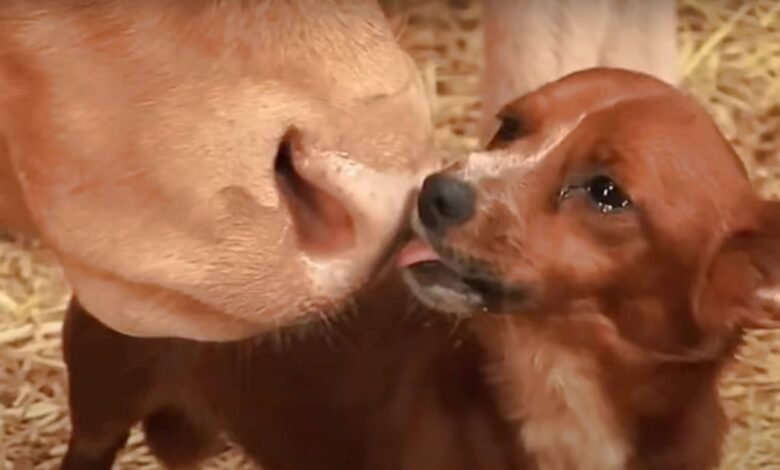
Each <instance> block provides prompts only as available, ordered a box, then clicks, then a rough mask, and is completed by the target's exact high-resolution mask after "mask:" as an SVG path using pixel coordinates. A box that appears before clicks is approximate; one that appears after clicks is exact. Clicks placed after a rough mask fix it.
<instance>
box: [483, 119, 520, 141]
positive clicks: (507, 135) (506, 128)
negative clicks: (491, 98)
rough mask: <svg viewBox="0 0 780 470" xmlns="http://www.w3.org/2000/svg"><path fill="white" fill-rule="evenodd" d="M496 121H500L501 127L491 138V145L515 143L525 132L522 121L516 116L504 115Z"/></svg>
mask: <svg viewBox="0 0 780 470" xmlns="http://www.w3.org/2000/svg"><path fill="white" fill-rule="evenodd" d="M498 119H500V120H501V126H500V127H499V128H498V130H497V131H496V134H495V135H494V136H493V140H492V142H491V145H496V144H499V143H506V142H512V141H515V140H517V139H519V138H521V137H523V135H524V134H526V132H527V129H526V126H525V124H524V123H523V121H522V120H521V119H520V118H518V117H516V116H506V115H504V116H498Z"/></svg>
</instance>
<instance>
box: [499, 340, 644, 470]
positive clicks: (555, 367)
mask: <svg viewBox="0 0 780 470" xmlns="http://www.w3.org/2000/svg"><path fill="white" fill-rule="evenodd" d="M491 336H492V337H491V338H489V341H488V342H486V344H489V345H490V346H489V347H490V348H493V351H492V353H493V354H494V355H495V357H496V359H497V360H496V362H494V363H493V366H492V367H493V368H492V369H491V370H490V373H491V379H492V380H494V381H495V383H496V385H497V387H498V395H499V401H500V403H501V406H502V407H503V410H502V411H503V412H504V413H505V416H507V417H508V418H509V419H510V420H511V421H512V422H515V423H516V424H517V425H518V433H519V435H518V439H520V441H521V444H522V445H523V447H524V448H525V449H526V451H527V453H528V455H529V456H530V458H531V460H533V461H534V463H535V465H534V468H538V469H539V470H574V469H576V470H619V469H626V468H628V462H629V460H630V457H631V456H630V446H629V442H628V439H627V437H626V435H625V431H622V430H621V429H620V425H619V423H618V420H617V418H616V416H615V414H614V411H613V410H612V408H611V407H610V406H609V401H608V397H607V396H606V395H605V393H604V391H603V389H602V387H601V386H600V384H599V383H598V379H597V378H598V369H597V364H596V362H595V358H593V357H591V356H588V355H583V354H582V353H579V352H576V351H572V350H569V349H567V348H566V347H564V346H562V345H560V344H557V343H555V342H554V341H552V340H550V339H548V338H544V337H541V336H540V335H539V334H538V332H537V333H534V332H532V331H529V330H526V329H524V328H522V327H517V326H516V325H506V327H505V328H501V331H500V332H498V331H495V329H494V332H493V333H491Z"/></svg>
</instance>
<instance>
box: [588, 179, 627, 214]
mask: <svg viewBox="0 0 780 470" xmlns="http://www.w3.org/2000/svg"><path fill="white" fill-rule="evenodd" d="M582 189H584V190H585V191H586V192H587V193H588V196H589V197H590V198H591V199H592V200H593V202H595V203H596V205H597V206H598V208H599V209H600V210H601V212H603V213H605V214H606V213H609V212H612V211H614V210H617V209H625V208H626V207H628V206H630V205H631V201H630V200H629V199H628V196H626V194H625V193H624V192H623V190H622V189H620V187H618V185H617V184H616V183H615V182H614V181H613V180H612V179H610V178H609V177H607V176H603V175H599V176H596V177H594V178H592V179H591V180H589V181H587V182H586V183H585V184H584V185H583V186H582Z"/></svg>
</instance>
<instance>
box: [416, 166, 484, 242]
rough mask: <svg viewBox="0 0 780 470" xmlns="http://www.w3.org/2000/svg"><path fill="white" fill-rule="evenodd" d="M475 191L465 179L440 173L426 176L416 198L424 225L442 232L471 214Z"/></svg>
mask: <svg viewBox="0 0 780 470" xmlns="http://www.w3.org/2000/svg"><path fill="white" fill-rule="evenodd" d="M475 206H476V193H475V192H474V188H472V187H471V186H470V185H469V184H468V183H466V182H464V181H461V180H459V179H457V178H454V177H452V176H447V175H444V174H441V173H437V174H434V175H431V176H429V177H427V178H426V179H425V181H424V182H423V185H422V189H421V190H420V196H419V198H418V201H417V211H418V214H419V216H420V222H422V225H423V227H425V229H426V230H427V231H429V232H430V233H432V234H435V235H438V236H442V235H444V233H445V232H446V231H447V230H449V229H451V228H453V227H457V226H459V225H461V224H463V223H465V222H466V221H468V220H469V219H471V217H472V216H473V215H474V210H475Z"/></svg>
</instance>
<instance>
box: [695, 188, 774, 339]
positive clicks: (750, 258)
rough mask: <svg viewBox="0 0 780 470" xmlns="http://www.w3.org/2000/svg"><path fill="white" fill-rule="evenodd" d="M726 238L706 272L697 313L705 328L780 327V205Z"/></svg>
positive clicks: (697, 298) (762, 211) (770, 205)
mask: <svg viewBox="0 0 780 470" xmlns="http://www.w3.org/2000/svg"><path fill="white" fill-rule="evenodd" d="M756 222H757V223H756V224H755V225H754V228H753V229H750V230H747V231H743V232H738V233H735V234H733V235H731V236H730V237H728V238H726V239H725V240H724V241H723V242H722V243H721V245H720V246H719V247H718V248H717V249H716V250H715V251H714V253H713V255H712V256H711V257H710V261H709V263H707V265H706V266H705V267H704V270H703V271H702V273H701V276H700V279H699V284H698V286H697V289H696V294H695V297H694V303H695V304H694V313H695V315H696V316H697V320H698V321H699V323H700V325H701V326H702V327H703V328H704V329H706V330H710V331H712V330H715V331H718V330H720V331H724V330H725V331H729V330H731V331H733V330H736V329H743V328H780V203H778V202H764V203H762V206H761V209H760V210H759V211H758V214H757V220H756Z"/></svg>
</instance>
